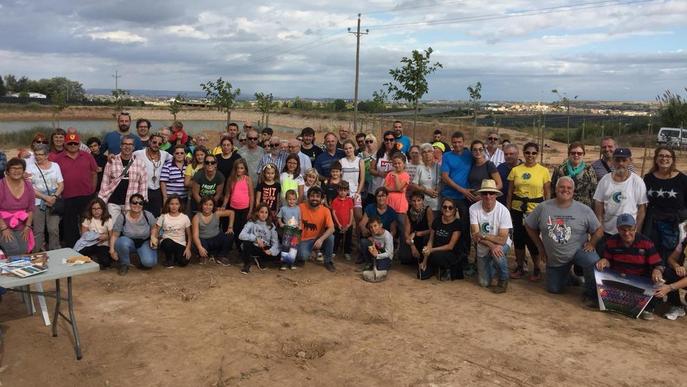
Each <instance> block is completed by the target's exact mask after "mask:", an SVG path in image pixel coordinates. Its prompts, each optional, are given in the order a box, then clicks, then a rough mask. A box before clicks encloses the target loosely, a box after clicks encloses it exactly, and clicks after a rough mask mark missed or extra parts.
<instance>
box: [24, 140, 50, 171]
mask: <svg viewBox="0 0 687 387" xmlns="http://www.w3.org/2000/svg"><path fill="white" fill-rule="evenodd" d="M49 144H50V141H48V138H47V137H46V136H45V134H43V133H40V132H38V133H36V134H35V135H34V136H33V140H31V146H30V147H29V148H20V149H19V153H18V155H17V157H19V158H20V159H24V160H25V161H26V165H29V164H31V163H34V162H35V161H36V160H34V158H33V151H34V150H35V149H34V147H35V146H36V145H46V146H48V145H49ZM49 151H50V147H48V152H49Z"/></svg>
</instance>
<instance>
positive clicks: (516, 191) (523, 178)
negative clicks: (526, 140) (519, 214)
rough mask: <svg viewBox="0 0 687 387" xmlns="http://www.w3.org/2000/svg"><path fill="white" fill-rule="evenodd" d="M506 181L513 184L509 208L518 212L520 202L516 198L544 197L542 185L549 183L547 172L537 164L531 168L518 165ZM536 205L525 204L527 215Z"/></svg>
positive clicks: (549, 177)
mask: <svg viewBox="0 0 687 387" xmlns="http://www.w3.org/2000/svg"><path fill="white" fill-rule="evenodd" d="M508 181H510V182H511V183H510V184H513V200H512V203H511V208H512V209H515V210H518V211H519V210H520V207H521V206H522V201H521V200H517V199H515V197H516V196H520V197H523V198H530V199H536V198H541V197H543V196H544V184H546V183H549V182H551V176H550V175H549V170H548V169H546V167H543V166H542V165H540V164H539V163H537V164H536V165H534V166H533V167H528V166H526V165H525V164H520V165H518V166H517V167H515V168H513V169H512V170H511V171H510V174H509V175H508ZM537 204H538V203H527V213H529V212H532V211H533V210H534V208H535V207H537Z"/></svg>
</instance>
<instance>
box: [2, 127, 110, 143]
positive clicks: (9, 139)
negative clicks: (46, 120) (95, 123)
mask: <svg viewBox="0 0 687 387" xmlns="http://www.w3.org/2000/svg"><path fill="white" fill-rule="evenodd" d="M36 133H43V134H44V135H45V136H46V137H48V139H50V134H51V133H52V128H51V127H42V126H34V127H33V128H31V129H27V130H20V131H17V132H6V133H0V144H2V147H3V148H19V147H28V146H30V145H31V141H33V136H35V135H36ZM104 134H105V132H84V131H80V132H79V136H80V137H81V142H84V143H85V142H86V140H87V139H88V138H89V137H98V138H103V136H104Z"/></svg>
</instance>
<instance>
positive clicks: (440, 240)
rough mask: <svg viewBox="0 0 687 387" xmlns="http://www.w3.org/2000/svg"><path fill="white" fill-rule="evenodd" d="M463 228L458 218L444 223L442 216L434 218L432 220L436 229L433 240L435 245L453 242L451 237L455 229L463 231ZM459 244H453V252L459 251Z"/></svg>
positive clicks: (434, 229) (433, 227)
mask: <svg viewBox="0 0 687 387" xmlns="http://www.w3.org/2000/svg"><path fill="white" fill-rule="evenodd" d="M462 228H463V226H462V223H461V220H460V219H458V218H456V219H454V220H453V221H452V222H451V223H448V224H444V222H442V221H441V217H438V218H436V219H434V222H432V230H433V231H434V239H433V240H432V246H433V247H441V246H444V245H447V244H448V243H449V242H451V237H452V236H453V233H454V232H455V231H461V230H462ZM458 245H459V243H456V244H455V246H453V252H456V253H457V252H458Z"/></svg>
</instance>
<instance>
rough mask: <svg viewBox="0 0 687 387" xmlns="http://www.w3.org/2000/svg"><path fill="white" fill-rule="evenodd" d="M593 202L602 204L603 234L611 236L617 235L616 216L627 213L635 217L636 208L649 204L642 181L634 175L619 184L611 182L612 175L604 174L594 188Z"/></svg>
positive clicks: (631, 174)
mask: <svg viewBox="0 0 687 387" xmlns="http://www.w3.org/2000/svg"><path fill="white" fill-rule="evenodd" d="M594 200H596V201H597V202H602V203H603V204H604V218H603V227H604V232H605V233H608V234H612V235H615V234H617V233H618V228H617V227H616V219H617V218H618V215H620V214H625V213H627V214H630V215H632V216H634V217H637V206H638V205H640V204H646V203H648V202H649V200H648V199H647V197H646V185H644V180H642V178H641V177H639V176H637V175H636V174H634V173H630V177H629V178H628V179H627V180H625V181H623V182H621V183H619V182H616V181H614V180H613V174H612V173H608V174H606V175H605V176H604V177H602V178H601V181H599V184H598V185H597V186H596V192H594Z"/></svg>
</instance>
